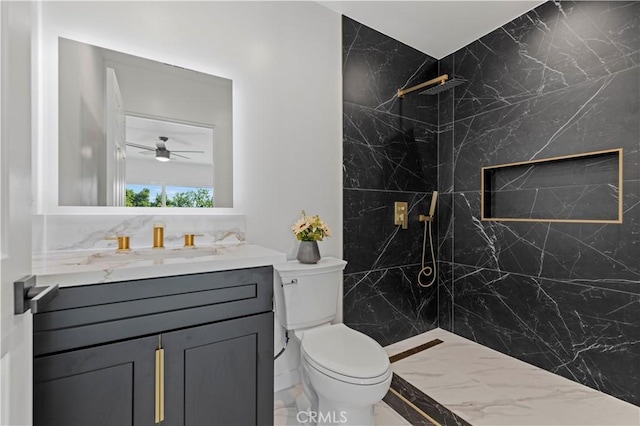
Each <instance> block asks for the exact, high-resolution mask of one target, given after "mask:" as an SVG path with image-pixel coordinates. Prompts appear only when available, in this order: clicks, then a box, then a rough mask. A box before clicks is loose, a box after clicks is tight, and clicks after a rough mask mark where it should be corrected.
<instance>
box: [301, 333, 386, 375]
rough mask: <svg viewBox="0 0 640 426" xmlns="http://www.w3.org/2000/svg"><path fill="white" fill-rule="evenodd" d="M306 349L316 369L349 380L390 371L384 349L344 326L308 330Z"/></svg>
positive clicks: (303, 346) (305, 340)
mask: <svg viewBox="0 0 640 426" xmlns="http://www.w3.org/2000/svg"><path fill="white" fill-rule="evenodd" d="M302 350H303V353H304V354H305V355H306V357H307V359H308V360H309V361H311V362H312V363H313V364H316V366H320V367H322V368H324V369H327V370H329V371H331V372H334V373H337V374H339V375H342V376H346V377H351V378H356V379H368V378H377V377H380V376H383V375H385V374H388V371H389V357H388V355H387V353H386V352H385V351H384V349H382V346H380V345H379V344H378V342H376V341H375V340H373V339H372V338H370V337H369V336H366V335H364V334H362V333H360V332H358V331H355V330H352V329H350V328H349V327H347V326H345V325H344V324H335V325H331V326H328V327H320V328H317V329H312V330H307V331H306V332H305V333H304V336H303V338H302Z"/></svg>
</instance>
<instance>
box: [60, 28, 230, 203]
mask: <svg viewBox="0 0 640 426" xmlns="http://www.w3.org/2000/svg"><path fill="white" fill-rule="evenodd" d="M58 88H59V92H58V93H59V94H58V97H59V131H58V133H59V135H58V140H59V142H58V153H59V155H58V158H59V205H61V206H123V207H124V206H135V207H232V199H233V194H232V187H233V183H232V151H233V150H232V93H231V90H232V86H231V80H228V79H224V78H221V77H216V76H212V75H207V74H203V73H199V72H195V71H191V70H186V69H184V68H179V67H175V66H171V65H167V64H163V63H160V62H156V61H151V60H148V59H143V58H139V57H135V56H132V55H128V54H124V53H121V52H115V51H112V50H108V49H104V48H100V47H96V46H92V45H88V44H85V43H80V42H76V41H72V40H67V39H63V38H60V39H59V87H58Z"/></svg>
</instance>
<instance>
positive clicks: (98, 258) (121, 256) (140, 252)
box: [79, 247, 218, 265]
mask: <svg viewBox="0 0 640 426" xmlns="http://www.w3.org/2000/svg"><path fill="white" fill-rule="evenodd" d="M217 252H218V248H217V247H184V248H165V249H137V250H130V251H123V252H100V253H94V254H92V255H90V256H88V257H87V258H86V259H85V260H84V261H82V262H80V263H79V264H84V265H88V264H92V263H101V262H118V261H124V262H130V261H135V260H157V259H177V258H182V259H191V258H196V257H203V256H214V255H215V254H217Z"/></svg>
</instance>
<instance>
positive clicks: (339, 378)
mask: <svg viewBox="0 0 640 426" xmlns="http://www.w3.org/2000/svg"><path fill="white" fill-rule="evenodd" d="M301 358H302V361H301V370H302V380H303V387H304V391H305V395H306V396H307V398H308V399H309V401H310V410H311V411H312V412H315V413H317V415H318V418H317V424H318V425H323V424H336V423H340V424H343V425H373V424H374V412H373V406H374V404H375V403H376V402H378V401H380V400H381V399H382V398H383V397H384V396H385V394H386V393H387V391H388V390H389V386H390V384H391V377H392V371H391V368H390V364H389V358H388V356H387V354H386V352H385V351H384V349H382V347H381V346H380V345H379V344H378V343H377V342H376V341H375V340H373V339H371V338H370V337H368V336H366V335H364V334H362V333H359V332H357V331H355V330H353V329H350V328H349V327H347V326H345V325H344V324H335V325H331V326H328V327H322V328H319V329H313V330H310V331H307V332H305V334H304V336H303V338H302V342H301Z"/></svg>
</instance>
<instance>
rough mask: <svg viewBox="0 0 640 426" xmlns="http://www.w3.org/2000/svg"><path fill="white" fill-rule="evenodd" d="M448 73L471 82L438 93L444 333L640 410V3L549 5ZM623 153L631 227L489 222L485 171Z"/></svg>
mask: <svg viewBox="0 0 640 426" xmlns="http://www.w3.org/2000/svg"><path fill="white" fill-rule="evenodd" d="M439 66H440V72H441V73H449V74H452V73H453V74H455V75H457V76H461V77H463V78H466V79H468V80H469V83H467V84H465V85H463V86H458V87H456V88H455V89H453V90H452V91H449V92H444V93H442V94H441V95H440V96H439V103H440V105H439V117H440V122H439V152H438V153H439V170H438V176H439V185H438V189H439V191H440V196H441V198H440V199H441V202H440V204H439V206H440V207H439V211H438V217H439V221H440V222H439V227H438V234H439V264H440V276H439V300H438V304H439V308H440V312H439V325H440V327H441V328H445V329H448V330H451V331H453V332H455V333H456V334H459V335H462V336H464V337H467V338H469V339H472V340H475V341H477V342H479V343H481V344H483V345H486V346H489V347H491V348H494V349H496V350H498V351H500V352H504V353H507V354H509V355H512V356H514V357H516V358H519V359H522V360H524V361H526V362H529V363H531V364H534V365H537V366H539V367H542V368H545V369H547V370H549V371H552V372H554V373H557V374H559V375H562V376H564V377H567V378H569V379H571V380H574V381H577V382H580V383H583V384H585V385H587V386H590V387H592V388H595V389H599V390H601V391H603V392H606V393H608V394H611V395H613V396H616V397H618V398H621V399H623V400H626V401H629V402H632V403H634V404H636V405H639V404H640V386H639V383H640V167H639V158H640V125H639V117H640V107H639V104H640V3H638V2H629V3H625V2H578V3H573V2H561V3H551V2H549V3H545V4H543V5H541V6H540V7H538V8H536V9H534V10H533V11H531V12H529V13H527V14H526V15H523V16H521V17H520V18H517V19H515V20H513V21H512V22H510V23H508V24H506V25H504V26H503V27H501V28H499V29H497V30H495V31H493V32H491V33H490V34H488V35H486V36H484V37H482V38H481V39H480V40H478V41H476V42H474V43H471V44H470V45H468V46H466V47H465V48H462V49H460V50H459V51H457V52H455V53H454V54H452V55H450V56H448V57H446V58H443V59H442V60H441V61H440V63H439ZM611 148H623V149H624V161H623V165H624V172H623V178H624V183H623V193H624V195H623V201H624V207H623V211H624V216H623V223H622V224H621V225H619V224H606V225H603V224H576V223H548V222H547V223H544V222H539V223H514V222H486V221H480V191H479V190H480V168H481V167H482V166H490V165H496V164H503V163H511V162H518V161H527V160H532V159H540V158H548V157H554V156H561V155H567V154H577V153H582V152H589V151H597V150H605V149H611ZM557 186H558V187H561V186H567V188H565V190H566V189H571V187H570V186H569V184H568V183H567V182H562V181H561V182H557ZM580 190H581V191H582V190H585V188H582V189H580ZM588 190H589V188H587V189H586V191H588ZM576 191H578V189H576ZM574 195H575V194H574ZM571 198H573V199H574V200H575V197H571ZM609 198H610V196H609ZM616 198H617V197H616ZM551 202H556V203H563V202H567V201H566V200H564V199H562V198H557V199H556V200H555V201H551ZM602 202H603V203H604V202H611V199H608V200H607V199H603V200H602ZM614 202H615V200H614ZM539 207H540V206H538V205H537V206H536V208H539ZM542 207H544V206H542ZM552 207H557V206H549V210H553V208H552ZM565 208H568V209H571V208H572V206H571V205H567V206H565Z"/></svg>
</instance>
